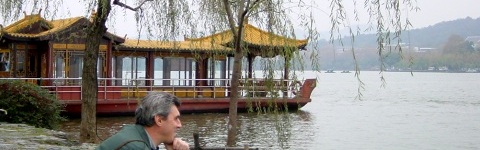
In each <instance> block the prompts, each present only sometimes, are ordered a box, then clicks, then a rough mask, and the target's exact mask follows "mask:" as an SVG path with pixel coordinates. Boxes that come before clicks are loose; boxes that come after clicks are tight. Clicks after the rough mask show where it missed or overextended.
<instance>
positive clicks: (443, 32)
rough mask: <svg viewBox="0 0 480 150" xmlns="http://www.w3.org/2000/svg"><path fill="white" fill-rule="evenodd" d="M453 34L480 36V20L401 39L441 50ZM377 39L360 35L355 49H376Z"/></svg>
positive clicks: (421, 30)
mask: <svg viewBox="0 0 480 150" xmlns="http://www.w3.org/2000/svg"><path fill="white" fill-rule="evenodd" d="M452 34H457V35H460V36H461V37H464V38H466V37H468V36H478V35H480V18H477V19H472V18H470V17H467V18H463V19H457V20H452V21H444V22H440V23H437V24H435V25H431V26H428V27H424V28H418V29H412V30H408V31H404V32H403V33H402V36H401V38H402V41H403V43H410V44H411V45H412V46H416V47H433V48H440V47H442V46H443V43H445V42H446V41H447V39H448V37H450V35H452ZM350 38H351V37H345V38H343V39H345V40H343V42H344V45H347V46H348V45H351V43H350ZM376 38H377V36H376V35H375V34H362V35H358V36H356V37H355V47H371V46H374V47H375V46H376ZM320 43H321V44H324V41H319V44H320Z"/></svg>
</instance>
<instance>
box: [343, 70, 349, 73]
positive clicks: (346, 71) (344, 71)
mask: <svg viewBox="0 0 480 150" xmlns="http://www.w3.org/2000/svg"><path fill="white" fill-rule="evenodd" d="M342 73H350V70H343V71H342Z"/></svg>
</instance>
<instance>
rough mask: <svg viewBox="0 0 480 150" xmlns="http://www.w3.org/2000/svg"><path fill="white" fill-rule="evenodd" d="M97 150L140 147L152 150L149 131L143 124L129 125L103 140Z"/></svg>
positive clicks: (140, 148) (140, 149)
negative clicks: (146, 130)
mask: <svg viewBox="0 0 480 150" xmlns="http://www.w3.org/2000/svg"><path fill="white" fill-rule="evenodd" d="M96 149H97V150H114V149H115V150H116V149H139V150H142V149H143V150H151V145H150V141H149V139H148V135H147V132H145V129H144V128H143V126H142V125H127V126H124V127H123V128H122V130H120V131H119V132H118V133H116V134H115V135H113V136H111V137H109V138H108V139H106V140H105V141H103V142H102V143H101V144H100V145H99V146H98V147H97V148H96Z"/></svg>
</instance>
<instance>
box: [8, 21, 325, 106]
mask: <svg viewBox="0 0 480 150" xmlns="http://www.w3.org/2000/svg"><path fill="white" fill-rule="evenodd" d="M89 23H90V20H89V19H88V18H85V17H73V18H66V19H58V20H52V21H48V20H46V19H44V18H42V17H41V16H40V15H35V14H34V15H27V16H25V17H24V18H23V19H21V20H18V21H17V22H15V23H13V24H11V25H9V26H6V27H5V28H3V29H2V30H1V31H0V41H2V42H0V55H1V57H0V58H1V61H2V67H0V80H22V81H26V82H29V83H32V84H37V85H39V86H41V87H43V88H45V89H48V90H49V91H50V92H51V93H52V94H55V95H56V96H57V98H58V100H60V102H61V103H62V104H63V105H64V106H65V111H64V113H65V114H67V115H79V114H80V113H81V104H82V69H83V64H84V62H83V57H84V51H85V49H86V45H85V37H86V33H85V32H84V30H83V28H84V27H85V26H87V25H88V24H89ZM244 32H245V35H244V41H243V42H244V43H245V45H246V46H247V47H248V48H249V51H248V54H246V55H245V56H246V60H247V61H248V62H247V64H246V66H247V68H246V69H245V70H246V71H245V72H246V73H245V74H246V75H245V76H244V78H242V79H241V81H240V87H239V88H240V91H239V93H240V97H239V102H238V110H239V111H247V110H248V109H249V108H252V107H253V108H254V107H270V106H278V108H280V109H288V110H297V109H299V108H301V107H302V106H304V105H306V104H307V103H309V102H310V101H311V99H310V95H311V93H312V91H313V89H314V88H315V86H316V82H317V81H316V79H294V78H290V77H289V76H290V75H291V73H292V71H291V70H288V68H289V67H288V65H287V64H285V65H284V66H285V67H284V70H281V71H280V72H281V73H283V74H282V76H281V77H276V78H273V79H265V78H255V77H254V76H253V72H254V70H253V66H254V64H253V63H254V60H255V58H261V59H269V58H274V57H276V58H278V57H280V58H283V57H281V56H282V55H283V54H284V53H286V51H291V50H292V49H295V50H305V46H306V44H307V42H308V41H307V40H296V39H290V38H286V37H283V36H280V35H275V34H273V33H270V32H267V31H264V30H261V29H259V28H256V27H254V26H252V25H249V24H246V25H245V30H244ZM72 35H75V36H72ZM272 37H274V38H272ZM270 38H271V39H270ZM268 39H269V40H268ZM232 40H233V38H232V36H231V32H230V30H226V31H224V32H220V33H217V34H213V35H210V36H206V37H200V38H186V39H185V40H184V41H153V40H136V39H133V40H131V39H125V38H122V37H119V36H117V35H114V34H112V33H110V32H106V33H105V34H104V35H103V38H102V40H101V41H100V46H99V55H98V61H97V62H98V67H97V68H98V69H97V75H98V100H97V114H99V115H116V114H133V113H134V111H135V109H136V105H137V102H138V101H139V100H141V99H142V98H143V97H144V96H145V95H146V94H147V93H148V92H152V91H162V92H169V93H172V94H174V95H176V96H177V97H179V98H180V99H181V101H182V107H181V108H180V111H181V112H182V113H206V112H214V113H215V112H228V108H229V102H230V93H231V88H230V85H231V73H232V68H233V67H232V66H233V63H232V62H233V56H234V53H233V49H232V47H229V46H230V45H231V43H232ZM284 61H290V60H289V59H287V58H284Z"/></svg>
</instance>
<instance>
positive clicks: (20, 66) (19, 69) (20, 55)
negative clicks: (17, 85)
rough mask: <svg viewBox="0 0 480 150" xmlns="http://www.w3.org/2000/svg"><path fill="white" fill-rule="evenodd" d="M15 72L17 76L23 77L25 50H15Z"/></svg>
mask: <svg viewBox="0 0 480 150" xmlns="http://www.w3.org/2000/svg"><path fill="white" fill-rule="evenodd" d="M16 58H17V66H16V73H17V76H18V77H25V50H17V56H16Z"/></svg>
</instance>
